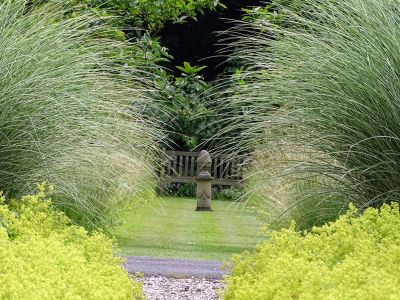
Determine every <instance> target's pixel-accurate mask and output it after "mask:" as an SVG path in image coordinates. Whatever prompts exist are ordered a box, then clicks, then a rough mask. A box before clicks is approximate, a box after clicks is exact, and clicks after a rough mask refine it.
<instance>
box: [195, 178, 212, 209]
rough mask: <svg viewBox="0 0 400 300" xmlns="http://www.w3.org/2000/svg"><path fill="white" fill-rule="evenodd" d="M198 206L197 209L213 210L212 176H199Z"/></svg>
mask: <svg viewBox="0 0 400 300" xmlns="http://www.w3.org/2000/svg"><path fill="white" fill-rule="evenodd" d="M196 179H197V191H196V196H197V207H196V211H211V197H212V191H211V181H212V177H208V178H204V177H200V178H199V177H197V178H196Z"/></svg>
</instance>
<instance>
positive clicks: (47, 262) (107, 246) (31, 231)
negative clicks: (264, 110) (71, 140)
mask: <svg viewBox="0 0 400 300" xmlns="http://www.w3.org/2000/svg"><path fill="white" fill-rule="evenodd" d="M0 299H29V300H32V299H143V295H142V292H141V287H140V285H139V284H138V283H136V282H133V281H132V280H131V279H130V278H129V276H128V274H127V273H126V272H125V271H124V270H123V268H122V267H121V265H120V259H118V258H115V257H114V256H113V243H112V241H111V240H110V239H109V238H107V237H106V236H105V235H103V234H102V233H99V232H97V233H93V234H89V233H88V232H87V231H86V230H85V229H84V228H83V227H79V226H75V225H71V224H70V221H69V219H68V218H67V217H66V216H65V215H64V214H63V213H61V212H58V211H55V210H54V209H52V206H51V201H50V199H49V198H48V197H46V195H45V188H44V186H41V187H40V189H39V192H38V194H36V195H29V196H25V197H23V198H22V199H20V200H19V199H18V200H11V201H9V203H8V204H6V200H5V197H4V196H2V195H0Z"/></svg>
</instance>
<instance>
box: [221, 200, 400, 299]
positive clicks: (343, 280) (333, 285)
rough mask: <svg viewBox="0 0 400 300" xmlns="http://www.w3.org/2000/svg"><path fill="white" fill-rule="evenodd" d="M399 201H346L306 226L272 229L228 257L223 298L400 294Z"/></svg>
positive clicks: (383, 296)
mask: <svg viewBox="0 0 400 300" xmlns="http://www.w3.org/2000/svg"><path fill="white" fill-rule="evenodd" d="M399 232H400V215H399V205H398V204H392V205H387V204H385V205H383V206H382V207H381V208H380V209H375V208H368V209H367V210H366V211H365V212H364V214H363V215H362V216H357V210H356V209H355V208H354V207H353V206H351V207H350V210H349V211H348V213H347V214H345V215H343V216H341V217H340V218H339V219H338V220H337V221H336V222H334V223H329V224H326V225H324V226H322V227H315V228H313V229H312V230H311V231H310V232H303V233H301V232H296V231H295V226H294V224H293V225H292V226H291V227H290V228H288V229H281V230H280V231H272V232H271V233H270V234H269V239H268V241H266V242H265V243H263V244H261V245H260V246H259V247H258V248H257V249H256V250H255V252H253V253H245V254H242V255H240V256H236V257H235V258H234V265H233V270H232V276H231V277H228V278H227V279H226V281H227V289H226V291H225V294H224V297H225V299H235V300H239V299H252V300H256V299H262V300H268V299H280V300H284V299H310V300H311V299H312V300H316V299H324V300H325V299H335V300H336V299H385V300H387V299H400V290H399V288H398V287H399V285H400V276H399V275H400V235H399Z"/></svg>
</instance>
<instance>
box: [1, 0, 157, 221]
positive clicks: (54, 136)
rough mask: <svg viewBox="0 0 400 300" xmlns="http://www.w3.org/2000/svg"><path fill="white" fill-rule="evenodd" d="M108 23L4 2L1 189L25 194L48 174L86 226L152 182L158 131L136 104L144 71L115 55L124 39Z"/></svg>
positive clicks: (59, 198) (62, 204)
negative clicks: (111, 32) (112, 34)
mask: <svg viewBox="0 0 400 300" xmlns="http://www.w3.org/2000/svg"><path fill="white" fill-rule="evenodd" d="M101 23H102V22H99V20H98V19H96V18H92V17H89V16H87V17H76V18H64V17H63V9H62V7H60V6H59V5H56V4H48V5H41V6H37V7H36V8H35V7H33V6H32V5H31V4H30V1H18V0H3V1H1V2H0V106H1V109H0V190H3V191H4V192H5V193H6V194H8V195H9V196H10V197H18V196H19V195H21V194H27V193H31V192H32V191H34V190H35V189H36V185H37V183H40V182H47V183H49V184H51V185H53V186H54V197H53V198H54V199H55V201H56V205H57V206H58V207H59V208H61V209H63V210H64V211H66V212H67V213H68V215H69V216H70V217H71V218H72V219H73V220H74V221H76V222H78V223H80V224H83V225H85V226H87V227H98V226H100V227H101V226H105V225H107V224H109V222H110V220H111V219H112V218H114V216H113V215H112V212H113V210H114V208H115V207H116V206H118V205H121V203H122V202H123V201H127V200H129V199H132V198H133V197H134V196H135V195H136V194H137V193H138V192H139V191H140V190H141V189H143V188H146V186H148V180H149V179H150V178H151V176H152V162H153V159H154V154H155V153H156V152H157V144H156V143H155V140H156V139H158V136H159V134H158V133H157V131H156V130H155V129H154V128H153V127H154V126H153V124H151V122H149V121H144V120H143V118H142V117H141V116H140V114H139V112H138V111H137V109H135V107H137V106H139V105H137V103H139V102H141V101H148V100H147V99H146V98H145V97H144V96H143V95H144V93H145V91H146V89H148V86H150V85H148V84H147V82H146V80H145V79H144V78H145V77H146V75H145V74H142V73H141V72H140V71H139V70H138V69H137V68H136V67H128V66H126V65H125V66H124V65H121V64H118V63H116V62H115V61H114V58H113V57H115V53H118V51H119V49H123V47H124V45H123V43H120V42H116V41H113V40H111V39H108V38H106V36H107V34H108V32H109V30H112V29H107V28H105V27H103V26H102V25H99V24H101ZM121 53H123V51H122V50H121ZM121 53H120V54H121ZM121 55H122V54H121Z"/></svg>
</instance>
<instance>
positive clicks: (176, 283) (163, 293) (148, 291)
mask: <svg viewBox="0 0 400 300" xmlns="http://www.w3.org/2000/svg"><path fill="white" fill-rule="evenodd" d="M135 280H136V281H140V282H142V283H143V291H144V293H145V295H146V297H147V299H148V300H214V299H220V297H219V295H220V290H222V289H223V287H224V286H223V284H222V283H221V282H220V281H219V280H215V279H204V278H193V277H190V278H170V277H169V278H167V277H162V276H152V277H143V278H137V277H135Z"/></svg>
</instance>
